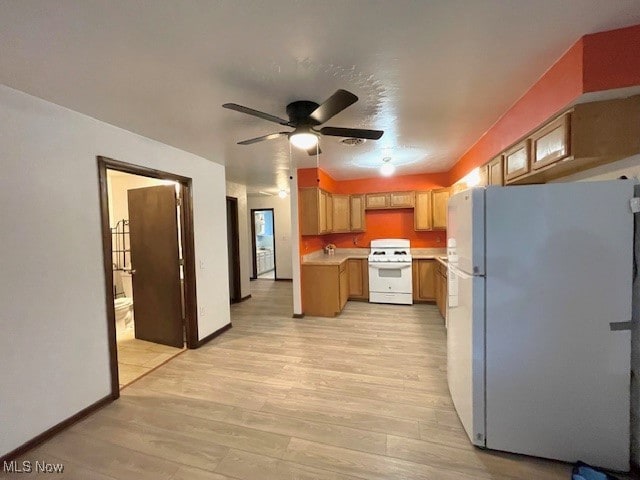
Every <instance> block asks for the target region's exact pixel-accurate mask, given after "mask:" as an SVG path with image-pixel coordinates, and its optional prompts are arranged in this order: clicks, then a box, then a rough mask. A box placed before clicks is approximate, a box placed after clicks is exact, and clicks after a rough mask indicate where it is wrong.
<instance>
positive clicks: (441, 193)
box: [431, 188, 450, 230]
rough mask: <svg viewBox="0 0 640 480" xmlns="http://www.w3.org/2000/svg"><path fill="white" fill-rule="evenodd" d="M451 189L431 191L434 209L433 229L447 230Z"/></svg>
mask: <svg viewBox="0 0 640 480" xmlns="http://www.w3.org/2000/svg"><path fill="white" fill-rule="evenodd" d="M449 193H450V192H449V189H448V188H439V189H438V190H432V191H431V208H432V209H433V224H432V228H433V229H434V230H435V229H445V228H447V203H448V202H449Z"/></svg>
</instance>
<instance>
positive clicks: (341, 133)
mask: <svg viewBox="0 0 640 480" xmlns="http://www.w3.org/2000/svg"><path fill="white" fill-rule="evenodd" d="M320 133H321V134H322V135H330V136H332V137H353V138H365V139H367V140H378V139H379V138H380V137H382V134H383V133H384V132H383V131H382V130H365V129H362V128H339V127H323V128H321V129H320Z"/></svg>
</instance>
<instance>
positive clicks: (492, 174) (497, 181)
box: [486, 155, 504, 186]
mask: <svg viewBox="0 0 640 480" xmlns="http://www.w3.org/2000/svg"><path fill="white" fill-rule="evenodd" d="M503 158H504V157H503V156H502V155H498V156H497V157H496V158H494V159H493V160H491V161H490V162H489V163H487V166H486V175H487V183H486V185H498V186H502V185H504V160H503Z"/></svg>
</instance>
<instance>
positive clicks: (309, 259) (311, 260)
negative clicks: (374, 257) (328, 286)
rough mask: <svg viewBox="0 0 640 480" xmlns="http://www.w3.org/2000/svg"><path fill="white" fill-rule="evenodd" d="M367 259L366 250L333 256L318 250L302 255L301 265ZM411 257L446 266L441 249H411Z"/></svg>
mask: <svg viewBox="0 0 640 480" xmlns="http://www.w3.org/2000/svg"><path fill="white" fill-rule="evenodd" d="M368 257H369V249H368V248H337V249H336V250H335V253H334V254H333V255H327V254H325V253H324V251H323V250H318V251H315V252H312V253H309V254H307V255H304V256H303V257H302V265H340V264H341V263H342V262H346V261H347V260H349V259H350V258H353V259H365V260H366V259H367V258H368ZM411 257H412V259H413V260H438V261H440V262H444V264H445V265H446V253H445V249H443V248H412V249H411ZM443 259H444V260H443Z"/></svg>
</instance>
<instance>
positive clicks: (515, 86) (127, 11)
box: [0, 0, 640, 191]
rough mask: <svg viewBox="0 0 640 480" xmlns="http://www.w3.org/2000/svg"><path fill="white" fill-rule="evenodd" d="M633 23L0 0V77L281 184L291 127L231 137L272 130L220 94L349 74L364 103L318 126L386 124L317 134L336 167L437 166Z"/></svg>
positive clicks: (527, 2) (558, 7)
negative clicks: (388, 161) (559, 64)
mask: <svg viewBox="0 0 640 480" xmlns="http://www.w3.org/2000/svg"><path fill="white" fill-rule="evenodd" d="M636 23H640V1H638V0H607V1H602V0H562V1H558V0H443V1H428V0H423V1H413V0H411V1H410V0H395V1H374V0H371V1H365V0H340V1H330V0H323V1H318V0H313V1H306V0H297V1H295V0H288V1H287V0H269V1H263V0H254V1H242V0H221V1H213V0H200V1H197V0H180V1H178V0H173V1H161V0H136V1H132V0H119V1H118V0H102V1H99V0H93V1H89V0H76V1H71V0H55V1H51V0H37V1H36V0H20V1H16V0H2V1H0V82H1V83H4V84H6V85H8V86H10V87H13V88H16V89H19V90H23V91H25V92H27V93H30V94H33V95H36V96H39V97H42V98H44V99H46V100H49V101H52V102H55V103H58V104H60V105H63V106H66V107H68V108H71V109H73V110H77V111H79V112H83V113H85V114H88V115H90V116H92V117H95V118H98V119H100V120H103V121H106V122H109V123H112V124H114V125H117V126H120V127H122V128H125V129H128V130H131V131H133V132H136V133H139V134H142V135H145V136H148V137H150V138H153V139H157V140H159V141H162V142H165V143H168V144H170V145H174V146H176V147H178V148H181V149H184V150H187V151H190V152H193V153H196V154H199V155H202V156H203V157H206V158H207V159H209V160H212V161H215V162H219V163H222V164H225V165H226V166H227V177H228V178H229V179H230V180H233V181H236V182H242V183H246V184H248V185H249V187H250V188H249V191H258V190H268V189H271V188H272V189H274V190H275V191H277V189H278V188H282V187H284V188H286V186H287V179H288V170H289V146H288V143H287V141H286V140H282V139H281V140H275V141H271V142H268V143H261V144H255V145H251V146H238V145H236V144H235V143H236V142H237V141H239V140H243V139H247V138H251V137H255V136H259V135H264V134H267V133H272V132H277V131H281V130H283V128H282V127H281V126H280V125H277V124H275V123H270V122H267V121H263V120H260V119H257V118H252V117H249V116H246V115H242V114H240V113H237V112H233V111H229V110H225V109H223V108H221V105H222V104H223V103H225V102H235V103H240V104H243V105H246V106H249V107H252V108H255V109H258V110H262V111H265V112H268V113H271V114H274V115H277V116H281V117H286V113H285V106H286V105H287V103H289V102H291V101H294V100H302V99H305V100H313V101H316V102H318V103H320V102H322V101H323V100H324V99H326V98H327V97H329V96H330V95H331V94H332V93H333V92H334V91H335V90H337V89H338V88H344V89H347V90H350V91H352V92H353V93H355V94H356V95H358V96H359V97H360V101H359V102H358V103H356V104H355V105H353V106H351V107H350V108H349V109H347V110H345V111H344V112H342V113H341V114H339V115H338V116H336V117H334V119H332V120H331V121H330V122H328V123H327V124H326V125H331V126H345V127H359V128H375V129H383V130H385V135H384V136H383V137H382V139H381V140H379V141H377V142H373V141H370V142H367V143H366V144H365V145H363V146H360V147H346V146H343V145H341V144H339V143H338V141H339V139H337V138H332V137H324V138H323V139H322V144H321V145H322V149H323V151H324V154H323V155H321V156H320V165H321V166H322V167H323V168H324V169H326V170H327V171H328V172H329V173H330V174H331V175H333V176H334V177H335V178H339V179H343V178H362V177H370V176H374V175H377V170H376V167H377V166H379V164H380V162H381V160H382V158H383V157H386V156H390V157H392V159H393V160H392V161H393V162H394V163H396V165H398V169H397V172H398V174H406V173H417V172H437V171H444V170H447V169H448V168H449V167H450V166H451V165H452V164H453V163H455V161H456V160H457V159H458V158H459V157H460V155H461V154H462V153H464V151H465V150H467V149H468V148H469V147H470V146H471V145H472V144H473V142H474V141H475V140H477V139H478V138H479V137H480V136H481V135H482V134H483V133H484V132H485V131H486V130H487V129H488V128H489V127H490V126H491V125H492V124H493V123H494V122H495V121H496V120H497V119H498V117H499V116H500V115H501V114H502V113H504V111H505V110H506V109H507V108H508V107H509V106H510V105H511V104H513V102H514V101H515V100H517V98H518V97H519V96H520V95H522V94H523V93H524V91H525V90H526V89H527V88H528V87H529V86H531V85H532V84H533V83H534V82H535V80H536V79H537V78H538V77H539V76H540V75H541V74H542V73H543V72H544V71H545V70H546V69H547V68H548V67H549V66H550V65H551V64H553V62H554V61H555V60H556V59H557V58H559V57H560V56H561V55H562V53H563V52H564V51H565V50H566V49H567V48H569V47H570V46H571V45H572V44H573V42H575V41H576V40H577V39H578V38H579V37H580V36H582V35H584V34H586V33H592V32H596V31H602V30H608V29H612V28H617V27H622V26H627V25H632V24H636ZM285 130H286V128H285ZM293 160H294V162H295V164H296V165H297V166H314V165H315V163H316V159H315V158H310V157H308V156H307V155H306V154H300V153H298V152H294V156H293Z"/></svg>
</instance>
